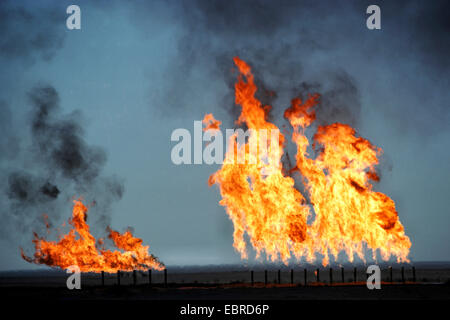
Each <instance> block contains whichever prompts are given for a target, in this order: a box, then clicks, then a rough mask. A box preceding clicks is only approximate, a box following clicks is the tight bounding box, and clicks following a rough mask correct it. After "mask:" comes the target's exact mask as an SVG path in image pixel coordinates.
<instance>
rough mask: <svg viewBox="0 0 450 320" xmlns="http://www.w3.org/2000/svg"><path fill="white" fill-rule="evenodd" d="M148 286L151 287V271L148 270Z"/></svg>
mask: <svg viewBox="0 0 450 320" xmlns="http://www.w3.org/2000/svg"><path fill="white" fill-rule="evenodd" d="M148 284H149V285H150V286H151V285H152V269H148Z"/></svg>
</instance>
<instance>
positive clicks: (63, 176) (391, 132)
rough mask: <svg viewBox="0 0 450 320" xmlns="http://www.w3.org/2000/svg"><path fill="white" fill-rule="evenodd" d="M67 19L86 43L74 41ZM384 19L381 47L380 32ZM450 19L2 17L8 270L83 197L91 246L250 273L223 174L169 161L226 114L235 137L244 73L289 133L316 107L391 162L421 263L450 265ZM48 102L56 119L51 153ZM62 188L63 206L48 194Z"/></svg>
mask: <svg viewBox="0 0 450 320" xmlns="http://www.w3.org/2000/svg"><path fill="white" fill-rule="evenodd" d="M182 3H183V4H182ZM70 4H78V5H79V6H80V7H81V11H82V24H81V26H82V29H81V30H73V31H69V30H67V29H66V25H65V19H66V17H67V14H66V13H65V11H66V7H67V6H68V5H70ZM369 4H378V5H379V6H380V7H381V17H382V29H381V30H374V31H370V30H368V29H367V28H366V23H365V19H366V17H367V15H366V14H365V8H367V6H368V5H369ZM449 12H450V11H449V5H448V2H446V1H429V2H427V3H426V4H425V2H421V1H409V2H405V1H389V2H384V1H376V2H372V1H370V2H369V1H367V2H364V1H281V2H278V1H277V2H275V1H271V2H269V1H245V2H238V1H186V2H181V1H180V2H178V1H170V2H163V1H146V2H144V1H126V2H125V1H75V2H73V1H70V2H69V1H58V2H55V1H39V3H37V2H36V1H20V2H17V1H14V2H13V1H2V2H1V3H0V69H1V72H0V83H1V87H2V90H1V91H0V112H1V114H0V134H1V136H0V152H1V154H0V168H1V171H0V178H1V180H0V181H1V182H0V193H1V195H0V215H1V219H2V224H1V227H0V231H1V234H2V239H1V241H0V250H1V256H0V269H14V268H19V269H25V268H30V267H32V266H31V265H29V264H28V263H26V262H25V261H23V260H22V259H21V258H20V255H19V249H18V248H19V246H23V247H24V248H25V249H26V251H27V252H28V253H30V252H31V242H30V241H31V236H32V231H33V230H36V231H39V232H42V230H43V229H42V228H43V223H42V221H41V219H40V217H41V215H42V213H43V212H46V213H48V214H49V216H50V219H51V221H52V222H53V225H54V226H59V225H60V224H61V223H62V222H63V221H64V220H66V219H67V218H68V217H69V215H70V212H71V202H70V199H71V198H72V197H73V196H83V197H84V198H85V199H86V201H87V202H92V201H94V200H95V201H96V203H97V205H96V206H94V207H93V208H92V209H91V211H90V215H89V219H90V220H88V221H91V223H92V225H93V229H94V233H96V234H98V235H102V234H104V231H103V230H104V226H105V224H108V223H111V225H112V227H113V228H116V229H119V230H121V231H122V230H124V228H125V227H127V226H132V227H133V228H134V230H135V234H136V236H138V237H141V238H143V239H144V242H145V243H147V244H150V251H151V252H152V253H154V254H155V255H156V256H158V257H159V258H160V259H161V260H162V261H163V262H165V263H166V264H169V265H170V264H209V263H235V262H239V261H240V258H239V255H238V254H237V253H236V252H235V251H234V249H233V247H232V241H233V240H232V232H233V227H232V224H231V222H230V221H229V220H228V218H227V216H226V213H225V210H224V209H223V208H222V207H220V206H219V205H218V202H219V200H220V195H219V194H218V190H217V188H216V187H212V188H209V187H208V185H207V180H208V177H209V175H210V174H211V173H213V172H214V171H216V170H217V166H207V165H203V166H175V165H173V164H172V163H171V160H170V151H171V148H172V147H173V145H174V143H171V141H170V135H171V132H172V131H173V130H174V129H176V128H187V129H190V130H192V129H193V121H194V120H201V119H202V118H203V116H204V114H205V113H211V112H212V113H213V114H214V116H215V117H216V118H217V119H219V120H221V121H223V123H224V127H227V128H232V127H233V121H234V119H235V117H236V115H237V114H238V113H237V112H236V110H239V109H238V108H236V107H235V106H234V104H233V90H232V85H233V82H234V81H235V76H236V74H235V73H233V72H232V69H233V62H232V57H233V56H236V55H238V56H240V57H241V58H242V59H244V60H246V61H247V62H248V63H249V64H250V65H251V66H252V68H253V70H254V71H255V76H256V78H257V81H258V82H257V83H258V85H259V86H260V87H261V88H264V89H267V90H273V91H275V92H277V95H276V97H269V96H264V94H262V95H261V99H262V100H263V102H266V103H270V104H272V105H273V107H274V110H273V113H272V116H273V121H274V122H276V123H277V124H280V125H281V124H283V123H284V122H283V120H282V117H281V114H282V111H283V110H284V109H285V108H286V107H287V106H288V105H289V102H290V99H291V98H293V97H294V96H295V95H298V94H300V93H304V92H305V91H308V90H313V91H317V92H319V93H321V94H322V95H323V103H322V105H321V108H322V110H321V111H319V110H318V115H319V119H318V122H319V123H322V124H323V123H333V122H336V121H340V122H345V123H349V124H351V125H352V126H354V127H355V128H356V130H357V132H358V133H359V134H360V135H361V136H363V137H365V138H367V139H369V140H370V141H371V142H372V143H374V144H375V145H377V146H379V147H381V148H383V150H384V155H383V156H382V161H381V164H380V168H379V169H380V173H381V177H382V178H381V182H380V183H379V184H378V185H377V186H376V189H377V190H379V191H382V192H384V193H386V194H387V195H388V196H390V197H391V198H392V199H393V200H394V201H395V203H396V206H397V210H398V212H399V216H400V220H401V222H402V223H403V225H404V226H405V230H406V233H407V235H408V236H409V237H410V238H411V240H412V248H411V256H410V257H411V259H412V260H413V261H419V260H449V259H450V250H449V249H450V248H449V243H450V235H449V232H448V230H449V226H450V215H449V214H450V212H449V209H448V207H449V204H450V203H449V182H448V181H450V170H449V169H450V165H449V164H450V151H449V148H448V146H449V143H448V141H449V139H450V126H449V123H450V118H449V101H450V100H449V98H450V93H449V92H450V91H449V89H448V88H449V74H450V73H449V71H450V70H449V66H450V39H449V34H450V28H449V21H450V19H449V16H448V15H449ZM33 98H34V100H33ZM36 99H37V100H38V101H37V102H36ZM39 99H47V100H50V101H52V103H54V105H55V106H54V109H52V110H53V111H52V112H53V113H52V116H51V117H49V119H47V122H45V124H46V125H47V127H46V128H47V129H46V130H45V131H44V132H45V134H44V135H41V136H39V137H36V134H37V132H38V131H36V127H33V125H35V124H36V122H35V120H36V117H37V115H36V106H37V105H39V101H40V100H39ZM33 101H34V102H33ZM61 123H62V124H65V126H64V125H60V124H61ZM68 124H70V125H69V127H71V130H72V131H70V132H67V131H66V129H61V128H67V125H68ZM33 130H34V131H33ZM59 134H63V135H65V136H64V137H65V138H64V139H63V138H57V137H55V138H53V136H54V135H59ZM58 139H59V140H58ZM52 141H53V142H52ZM54 141H59V142H61V143H64V142H71V141H72V142H73V141H75V142H76V145H77V146H78V147H79V151H80V156H81V157H82V161H81V160H80V161H81V162H80V163H78V166H75V167H70V168H68V167H67V166H64V165H65V164H64V163H62V164H61V163H59V162H57V161H56V160H54V157H53V156H54V153H52V152H50V151H45V150H44V149H46V148H44V149H42V147H43V146H48V148H50V150H53V151H54V150H60V149H58V148H60V146H59V145H57V146H55V145H53V144H57V143H55V142H54ZM52 148H56V149H52ZM53 161H56V162H53ZM58 164H59V165H58ZM14 179H15V180H14ZM11 181H19V182H20V183H21V184H20V187H23V188H29V192H28V193H27V196H26V197H21V196H20V192H19V193H17V192H16V193H14V192H12V191H14V190H16V191H17V189H14V190H11V188H12V187H11V184H12V182H11ZM48 181H50V182H51V183H52V184H54V185H56V186H57V187H58V190H59V191H60V193H59V194H58V196H57V197H56V198H52V197H50V198H49V197H47V198H46V197H43V196H42V195H40V194H39V193H38V191H39V190H41V189H40V188H41V187H42V185H44V184H45V183H46V182H48Z"/></svg>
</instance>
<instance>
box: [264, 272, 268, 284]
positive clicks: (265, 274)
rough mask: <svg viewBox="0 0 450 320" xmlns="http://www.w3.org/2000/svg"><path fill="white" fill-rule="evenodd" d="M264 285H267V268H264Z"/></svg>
mask: <svg viewBox="0 0 450 320" xmlns="http://www.w3.org/2000/svg"><path fill="white" fill-rule="evenodd" d="M264 285H266V286H267V270H264Z"/></svg>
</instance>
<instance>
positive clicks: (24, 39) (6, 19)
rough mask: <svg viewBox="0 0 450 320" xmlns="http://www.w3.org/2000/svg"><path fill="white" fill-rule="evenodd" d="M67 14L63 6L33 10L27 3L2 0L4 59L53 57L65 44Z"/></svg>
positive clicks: (1, 50)
mask: <svg viewBox="0 0 450 320" xmlns="http://www.w3.org/2000/svg"><path fill="white" fill-rule="evenodd" d="M31 6H32V4H30V7H31ZM66 16H67V15H66V14H65V10H64V8H63V7H62V6H60V5H57V6H53V7H52V8H48V7H38V8H34V10H32V9H31V8H29V7H28V6H27V5H26V4H24V3H22V4H20V3H14V2H12V1H0V58H4V59H7V60H16V59H21V60H22V61H27V62H29V61H32V60H34V59H44V60H50V59H52V58H53V56H54V55H55V53H56V52H57V51H58V50H59V49H60V48H61V47H62V46H63V43H64V39H65V34H66V33H65V30H64V27H65V19H66Z"/></svg>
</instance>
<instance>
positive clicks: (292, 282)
mask: <svg viewBox="0 0 450 320" xmlns="http://www.w3.org/2000/svg"><path fill="white" fill-rule="evenodd" d="M291 284H294V269H291Z"/></svg>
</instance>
